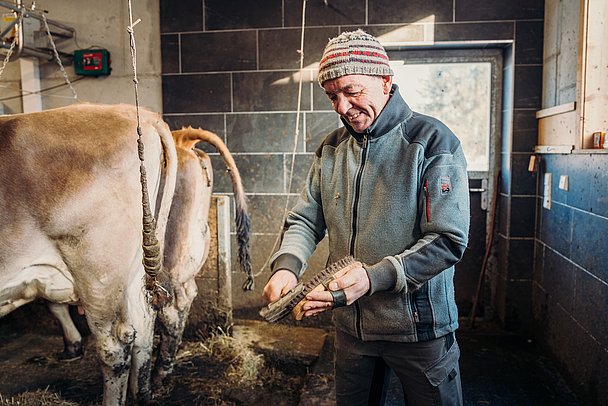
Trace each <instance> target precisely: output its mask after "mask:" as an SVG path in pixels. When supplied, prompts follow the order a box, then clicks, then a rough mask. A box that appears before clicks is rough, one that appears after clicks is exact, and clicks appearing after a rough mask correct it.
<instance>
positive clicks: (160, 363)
mask: <svg viewBox="0 0 608 406" xmlns="http://www.w3.org/2000/svg"><path fill="white" fill-rule="evenodd" d="M197 292H198V289H197V287H196V281H195V280H194V279H191V280H189V281H188V282H186V283H184V285H183V287H182V289H181V291H180V292H179V294H178V295H177V299H176V301H175V302H174V303H173V305H171V306H167V307H165V308H164V309H162V310H161V311H160V312H159V313H158V317H157V322H158V328H159V332H160V343H159V345H158V347H157V349H156V361H155V364H154V371H153V374H152V380H153V383H154V384H155V385H162V381H163V380H164V379H165V378H166V377H167V376H168V375H169V374H170V373H171V372H172V371H173V366H174V364H175V358H176V357H177V351H178V350H179V346H180V345H181V343H182V337H183V333H184V328H185V327H186V322H187V321H188V315H189V314H190V308H191V306H192V302H193V300H194V298H195V297H196V294H197Z"/></svg>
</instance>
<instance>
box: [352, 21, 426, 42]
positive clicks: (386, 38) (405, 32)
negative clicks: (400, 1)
mask: <svg viewBox="0 0 608 406" xmlns="http://www.w3.org/2000/svg"><path fill="white" fill-rule="evenodd" d="M340 28H341V30H340V31H354V30H356V29H358V28H361V29H362V30H363V31H365V32H367V33H368V34H371V35H373V36H374V37H376V38H378V41H380V43H385V42H415V41H423V40H424V39H425V37H424V30H425V27H424V25H422V24H398V25H395V24H386V25H360V26H356V25H353V26H342V27H340Z"/></svg>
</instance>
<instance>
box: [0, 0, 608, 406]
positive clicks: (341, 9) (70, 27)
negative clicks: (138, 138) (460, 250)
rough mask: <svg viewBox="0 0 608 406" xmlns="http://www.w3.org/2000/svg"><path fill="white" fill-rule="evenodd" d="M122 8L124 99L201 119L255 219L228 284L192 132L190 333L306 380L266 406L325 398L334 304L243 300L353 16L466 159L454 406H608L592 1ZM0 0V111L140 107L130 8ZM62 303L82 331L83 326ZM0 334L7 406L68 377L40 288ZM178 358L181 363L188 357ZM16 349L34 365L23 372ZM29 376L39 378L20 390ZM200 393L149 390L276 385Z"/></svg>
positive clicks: (313, 129)
mask: <svg viewBox="0 0 608 406" xmlns="http://www.w3.org/2000/svg"><path fill="white" fill-rule="evenodd" d="M132 6H133V9H132V17H133V19H134V20H141V21H139V22H138V23H136V24H135V25H133V30H134V34H135V35H134V37H135V44H136V51H137V52H136V56H137V59H136V61H137V63H136V73H137V77H138V92H137V101H138V103H139V104H140V106H141V107H142V108H147V109H150V110H152V111H155V112H158V113H162V116H163V118H164V120H165V121H166V122H167V123H168V124H169V126H170V127H171V128H172V129H179V128H181V127H182V126H192V127H200V128H204V129H207V130H210V131H213V132H215V133H216V134H218V135H219V136H220V137H221V138H222V139H223V141H224V142H225V144H226V145H227V146H228V148H229V149H230V151H231V153H232V155H233V156H234V159H235V162H236V164H237V166H238V168H239V170H240V172H241V175H242V177H243V184H244V188H245V192H246V195H247V198H248V203H249V211H250V215H251V224H252V226H251V227H252V229H251V231H252V234H251V240H250V244H251V252H252V263H253V271H254V274H255V288H254V289H253V291H243V289H242V286H243V284H244V283H245V275H243V274H242V273H241V272H240V271H239V267H238V264H237V259H236V258H237V253H236V242H235V240H236V231H235V226H234V222H233V220H232V215H233V212H234V207H233V206H234V200H233V189H232V185H231V180H230V176H229V174H228V173H227V172H226V171H225V170H224V168H225V166H224V163H223V161H222V159H221V157H220V155H219V154H218V153H217V152H216V151H215V149H213V148H209V147H208V146H206V145H200V147H201V149H204V150H205V151H206V152H207V153H208V154H209V155H210V157H211V160H212V165H213V173H214V177H215V184H214V192H213V206H212V210H211V213H210V217H209V219H210V226H211V228H212V230H213V232H212V236H213V245H212V249H211V251H210V257H209V259H208V261H207V262H206V264H205V266H204V269H203V270H202V271H201V273H200V275H199V276H198V277H197V285H198V287H199V294H198V297H197V299H196V301H195V304H194V305H193V309H192V312H191V314H190V317H189V322H188V325H187V327H186V332H185V338H184V340H185V345H186V347H187V346H188V345H191V343H192V342H197V341H202V340H206V339H208V337H209V336H210V333H217V332H218V331H222V332H226V333H228V334H229V335H232V336H235V337H239V338H240V339H242V340H245V341H246V342H247V343H249V344H250V345H251V346H253V347H255V348H256V350H257V351H260V352H261V353H263V354H264V355H265V356H266V357H268V358H269V359H271V360H272V362H273V363H274V365H276V366H277V368H278V369H280V370H282V371H292V375H293V376H296V375H301V379H299V380H298V383H297V385H295V384H294V385H295V386H297V389H293V388H294V387H292V386H289V385H287V384H286V383H285V381H282V383H281V384H282V385H283V387H284V388H289V389H290V390H291V391H292V392H293V393H291V394H290V395H289V396H288V395H286V394H285V396H284V399H283V400H282V401H280V402H279V403H278V404H288V405H291V404H302V405H303V404H332V392H331V391H332V389H331V372H332V369H331V368H332V366H331V362H332V359H331V358H332V353H331V340H332V324H331V321H330V319H329V315H328V314H325V315H323V316H321V317H318V318H315V319H313V320H305V321H302V322H295V321H293V320H289V319H285V320H283V321H281V322H280V323H278V324H277V325H271V324H269V323H267V322H265V321H264V320H262V319H261V318H260V316H259V314H258V311H259V310H260V309H261V308H262V307H263V306H264V305H265V303H264V301H263V299H262V289H263V287H264V284H265V282H266V281H267V279H268V278H269V276H270V274H271V272H270V269H269V266H268V260H269V257H270V256H271V255H272V253H273V252H274V251H275V250H276V248H277V243H278V241H279V238H280V232H281V230H282V224H283V221H284V216H285V213H286V211H287V210H288V209H289V208H290V207H291V206H292V205H293V204H294V202H295V200H296V198H297V196H298V194H299V191H300V189H301V187H302V185H303V182H304V180H305V178H306V175H307V173H308V169H309V167H310V165H311V163H312V160H313V156H314V153H315V150H316V148H317V147H318V146H319V144H320V143H321V141H322V140H323V138H324V137H325V136H326V135H327V134H328V133H329V132H331V131H332V130H333V129H335V128H337V127H338V126H339V125H341V123H340V121H339V118H338V116H337V114H336V113H335V112H334V111H333V110H332V108H331V104H330V103H329V101H328V100H327V97H326V95H325V94H324V91H323V89H322V88H320V87H319V85H318V83H317V82H316V72H317V68H318V61H319V59H320V57H321V53H322V51H323V47H324V46H325V44H326V42H327V39H328V38H331V37H335V36H336V35H338V34H339V33H340V32H343V31H351V30H354V29H356V28H362V29H364V30H365V31H367V32H369V33H370V34H373V35H374V36H376V37H377V38H378V39H379V41H380V42H381V43H382V44H383V45H384V47H385V48H386V50H387V52H388V54H389V57H390V59H391V61H392V64H393V67H394V69H395V71H396V77H395V80H396V82H397V83H398V84H399V85H400V88H401V89H402V90H401V91H402V94H403V95H404V98H405V100H406V101H407V102H408V103H409V104H410V105H411V106H412V107H413V108H414V110H418V111H421V112H424V113H426V114H431V115H434V116H436V117H438V118H440V119H442V120H444V121H445V122H446V123H447V124H448V126H450V128H452V129H453V130H454V132H455V133H456V134H457V135H458V136H459V137H461V140H462V142H463V144H465V154H468V155H467V161H468V163H469V168H468V169H469V188H470V189H469V191H470V200H471V213H470V216H471V231H470V239H469V246H468V248H467V251H466V252H465V254H464V258H463V260H462V261H461V262H460V263H459V264H458V265H457V267H456V269H457V271H456V275H455V290H456V300H457V303H458V308H459V315H460V328H459V330H458V331H457V337H458V340H459V341H460V342H461V349H462V358H461V359H462V366H461V368H462V375H463V378H462V380H463V392H464V402H465V404H468V405H477V404H490V405H513V404H518V405H540V404H555V405H608V368H607V367H606V365H608V267H607V266H606V263H608V250H606V247H605V246H606V238H605V236H606V235H608V204H607V202H608V191H607V190H608V189H607V188H606V185H605V183H606V179H607V178H606V174H607V173H608V155H607V154H608V138H606V142H604V138H605V137H604V136H605V134H606V132H608V42H607V41H606V38H608V24H607V23H606V20H607V19H608V2H606V1H605V0H578V1H577V0H572V1H561V0H511V1H508V2H507V1H503V0H458V1H453V0H436V1H417V0H399V1H395V0H349V1H346V0H323V1H322V0H307V1H295V0H260V1H255V2H252V1H244V0H231V1H226V0H223V1H218V0H182V1H179V2H176V1H169V0H142V1H137V2H133V5H132ZM24 10H25V11H24ZM0 11H1V12H2V14H3V19H2V22H1V24H2V25H0V32H1V33H2V49H1V51H0V56H1V58H0V89H1V92H0V114H9V115H10V114H18V113H27V112H34V111H40V110H48V109H52V108H56V107H61V106H66V105H70V104H75V103H83V102H84V103H104V104H118V103H128V104H133V103H135V101H136V99H135V97H136V96H135V92H134V86H133V82H134V80H133V79H134V71H133V58H132V52H133V48H132V46H131V44H130V37H129V33H128V30H127V27H128V26H129V24H130V19H129V18H130V16H129V9H128V8H127V2H125V1H121V0H106V1H104V2H96V1H91V0H85V1H80V2H78V4H75V2H66V1H62V0H38V1H32V2H30V1H25V0H16V1H14V2H13V1H9V0H3V1H0ZM22 12H23V13H24V17H23V20H22V21H20V24H18V26H19V25H20V26H21V27H19V28H20V29H23V39H22V41H15V40H14V38H15V36H16V35H18V30H17V29H16V26H15V25H14V24H13V22H14V21H16V20H17V19H18V16H19V15H20V13H22ZM43 15H44V16H45V18H42V17H41V16H43ZM45 25H48V29H47V27H46V26H45ZM21 42H22V43H23V45H24V46H23V47H21V46H20V45H21ZM16 43H17V44H18V46H13V47H12V49H11V45H14V44H16ZM11 53H12V55H11ZM2 61H4V62H2ZM35 147H36V146H35V145H33V146H32V148H35ZM5 198H6V197H5ZM108 203H109V204H111V203H110V202H108ZM327 258H328V247H327V241H325V240H324V241H322V242H321V244H320V245H319V247H318V249H317V250H316V251H315V253H314V254H313V256H312V257H311V259H310V261H309V269H310V271H309V273H314V272H318V271H320V270H322V269H323V268H324V267H325V266H326V262H327ZM602 264H604V265H602ZM71 310H72V315H73V317H74V318H75V319H76V320H77V322H78V323H77V325H78V327H79V328H80V329H82V332H83V333H84V334H85V335H86V331H87V326H86V322H85V321H84V319H83V318H82V316H81V315H79V314H78V312H77V309H76V308H72V309H71ZM277 326H278V327H277ZM211 335H213V334H211ZM0 336H2V337H3V342H4V344H2V345H1V346H0V363H1V365H2V366H1V367H0V381H1V382H4V384H2V383H0V404H5V403H3V402H5V401H6V402H7V403H6V404H12V403H8V402H9V401H10V398H11V397H12V396H17V395H18V394H19V393H20V392H23V391H24V390H35V389H41V390H44V389H45V388H47V390H50V391H52V390H53V382H58V381H59V380H60V379H59V377H57V376H63V378H62V380H63V381H65V380H66V379H65V377H66V376H68V375H69V374H70V373H71V372H67V369H68V368H67V367H64V366H60V365H65V364H60V363H59V362H55V361H52V360H49V359H47V358H45V357H46V356H50V352H56V351H58V350H60V347H61V346H62V344H61V342H62V341H61V330H60V327H59V324H58V323H57V321H55V320H54V319H53V317H52V316H51V314H50V313H49V312H48V310H47V309H46V306H45V305H44V303H42V302H41V301H35V302H32V303H30V304H27V305H25V306H22V307H21V308H19V309H17V310H15V311H13V312H12V313H10V314H8V315H6V316H5V317H3V318H0ZM23 337H26V338H23ZM296 338H298V339H299V340H296ZM290 340H295V341H298V342H297V343H295V342H292V341H290ZM301 341H303V342H301ZM285 343H288V344H289V345H285ZM281 344H283V345H281ZM296 348H297V349H296ZM186 349H187V350H188V351H190V353H192V351H193V350H192V348H191V347H187V348H186ZM32 351H33V352H32ZM183 359H184V360H185V361H184V364H183V365H181V367H180V366H178V367H176V372H179V371H184V373H186V374H192V373H193V372H192V371H193V370H195V369H197V368H198V369H204V368H205V364H204V362H202V361H200V360H199V361H197V362H194V361H192V359H191V358H188V357H187V356H184V358H183ZM85 361H87V362H86V365H90V364H91V363H94V362H95V361H94V359H93V355H92V354H87V355H86V357H85V359H84V360H78V361H74V362H72V363H69V367H70V369H71V368H76V367H75V366H77V365H78V363H79V362H80V363H81V364H83V363H84V362H85ZM186 361H187V362H186ZM26 364H27V365H29V366H31V367H32V368H33V370H34V371H35V372H33V371H32V370H28V372H27V373H26V374H24V375H21V374H19V372H18V371H19V370H20V369H21V368H22V367H23V366H24V365H26ZM53 368H55V369H54V370H53ZM180 368H181V369H180ZM53 371H54V372H53ZM45 374H46V376H47V378H48V379H46V380H45V378H44V376H45ZM34 375H36V376H38V375H39V379H38V381H37V382H36V383H33V384H28V383H26V382H27V380H28V376H29V377H32V376H34ZM53 376H54V377H53ZM69 376H72V375H69ZM49 377H52V378H49ZM77 378H78V373H76V376H74V379H77ZM292 378H293V377H292ZM100 379H101V377H100V376H99V375H94V377H93V378H92V380H91V381H88V382H86V385H87V386H88V387H91V388H93V389H92V390H94V391H95V393H94V394H93V395H91V396H82V395H79V394H78V390H76V389H74V388H72V389H71V390H64V391H63V392H61V393H60V395H59V397H61V396H62V395H63V396H64V400H65V401H66V402H67V401H72V402H74V404H89V403H90V402H95V401H98V400H99V398H98V395H100V393H101V382H100ZM283 379H286V378H284V377H283ZM294 379H295V378H294ZM290 382H292V383H293V380H292V381H290ZM3 385H4V386H3ZM49 385H50V386H49ZM233 385H234V383H233ZM49 388H50V389H49ZM391 388H392V390H391V391H390V393H389V399H388V403H387V404H394V405H398V404H403V400H402V395H401V394H400V393H399V388H398V385H396V384H395V383H394V382H393V385H392V386H391ZM199 389H200V390H199V392H200V391H202V392H204V391H213V390H212V388H211V387H210V386H201V387H200V388H199ZM273 390H275V391H277V390H278V389H277V388H276V387H274V389H273ZM176 391H178V389H176ZM261 391H262V390H261V389H260V388H259V387H258V389H257V392H258V394H259V393H260V392H261ZM66 394H67V395H66ZM79 396H80V397H79ZM197 396H198V397H197V398H196V399H198V400H193V399H195V398H190V399H189V400H185V399H186V398H184V397H182V398H181V400H180V398H179V397H177V395H176V397H174V398H172V400H171V401H173V402H175V403H171V401H170V400H168V399H169V398H168V397H167V398H164V399H165V402H164V404H252V403H256V402H257V401H270V399H273V398H272V397H271V396H270V395H269V397H267V398H256V402H253V401H252V398H248V397H247V396H251V394H247V395H245V394H243V393H239V394H235V391H234V390H232V392H231V396H232V398H221V396H220V395H218V392H217V391H215V392H213V396H215V397H212V396H211V395H210V396H209V397H207V398H205V397H204V396H202V395H201V393H198V394H197ZM201 399H205V400H204V401H203V400H201ZM261 399H262V400H261ZM275 401H276V399H275ZM180 402H181V403H180ZM196 402H199V403H196ZM205 402H207V403H205ZM214 402H215V403H214ZM222 402H224V403H222ZM272 404H275V403H274V402H273V403H272Z"/></svg>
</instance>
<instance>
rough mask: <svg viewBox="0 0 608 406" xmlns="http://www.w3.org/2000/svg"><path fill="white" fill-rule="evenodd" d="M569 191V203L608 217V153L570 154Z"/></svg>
mask: <svg viewBox="0 0 608 406" xmlns="http://www.w3.org/2000/svg"><path fill="white" fill-rule="evenodd" d="M568 163H569V175H570V176H569V191H568V204H570V205H572V206H574V207H576V208H579V209H582V210H585V211H588V212H591V213H594V214H598V215H600V216H604V217H608V204H606V202H608V190H606V189H607V188H606V174H607V173H608V159H606V155H596V154H589V155H583V154H572V155H569V156H568Z"/></svg>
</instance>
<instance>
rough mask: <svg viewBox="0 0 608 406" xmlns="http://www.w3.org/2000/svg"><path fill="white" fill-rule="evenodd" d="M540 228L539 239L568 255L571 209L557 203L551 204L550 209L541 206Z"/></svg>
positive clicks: (570, 233) (570, 240) (571, 225)
mask: <svg viewBox="0 0 608 406" xmlns="http://www.w3.org/2000/svg"><path fill="white" fill-rule="evenodd" d="M541 210H542V211H541V212H540V213H539V215H540V216H542V228H541V231H540V239H541V240H542V242H543V243H545V244H547V245H548V246H549V247H551V249H554V250H556V251H558V252H559V253H561V254H562V255H565V256H566V257H570V246H571V244H572V228H573V222H572V221H573V220H572V218H573V213H572V209H571V208H570V207H568V206H564V205H562V204H559V203H554V204H552V205H551V209H550V210H549V209H545V208H542V209H541Z"/></svg>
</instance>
